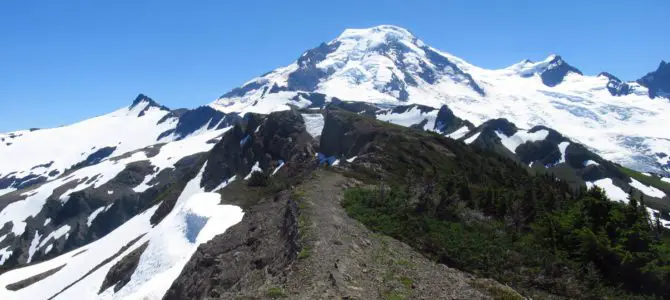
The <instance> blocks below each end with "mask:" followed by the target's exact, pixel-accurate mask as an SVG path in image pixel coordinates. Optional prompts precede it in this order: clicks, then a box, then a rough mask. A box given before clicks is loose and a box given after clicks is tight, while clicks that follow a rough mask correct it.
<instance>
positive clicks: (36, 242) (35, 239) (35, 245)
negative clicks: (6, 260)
mask: <svg viewBox="0 0 670 300" xmlns="http://www.w3.org/2000/svg"><path fill="white" fill-rule="evenodd" d="M39 244H40V233H39V232H38V231H37V230H35V236H34V237H33V241H32V242H30V248H28V260H27V261H26V263H27V264H29V263H30V262H31V261H32V260H33V255H34V254H35V252H36V251H37V249H38V248H39V247H38V245H39Z"/></svg>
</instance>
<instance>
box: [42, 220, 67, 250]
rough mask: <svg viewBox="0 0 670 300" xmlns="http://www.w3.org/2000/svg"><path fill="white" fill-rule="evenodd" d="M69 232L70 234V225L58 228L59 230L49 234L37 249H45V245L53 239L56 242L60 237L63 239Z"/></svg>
mask: <svg viewBox="0 0 670 300" xmlns="http://www.w3.org/2000/svg"><path fill="white" fill-rule="evenodd" d="M68 232H70V225H63V226H61V227H60V228H58V229H57V230H54V231H52V232H51V233H49V235H47V236H46V237H45V238H44V239H43V240H42V242H41V243H40V245H39V246H38V247H37V249H39V248H42V247H44V245H45V244H46V243H47V242H48V241H49V240H50V239H51V238H54V239H55V240H57V239H59V238H60V237H62V236H63V235H66V234H67V233H68Z"/></svg>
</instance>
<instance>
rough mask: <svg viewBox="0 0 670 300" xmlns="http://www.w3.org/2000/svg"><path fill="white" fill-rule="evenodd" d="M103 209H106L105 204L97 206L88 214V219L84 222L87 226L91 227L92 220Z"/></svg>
mask: <svg viewBox="0 0 670 300" xmlns="http://www.w3.org/2000/svg"><path fill="white" fill-rule="evenodd" d="M105 210H107V207H105V206H102V207H98V208H97V209H96V210H94V211H93V212H92V213H91V214H90V215H88V219H87V220H86V224H87V225H88V227H91V224H93V220H95V218H97V217H98V215H99V214H100V213H102V212H103V211H105Z"/></svg>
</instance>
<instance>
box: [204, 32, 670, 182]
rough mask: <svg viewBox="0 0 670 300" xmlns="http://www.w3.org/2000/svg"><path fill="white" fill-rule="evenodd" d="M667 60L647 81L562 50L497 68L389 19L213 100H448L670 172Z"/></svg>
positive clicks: (227, 106)
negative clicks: (600, 70)
mask: <svg viewBox="0 0 670 300" xmlns="http://www.w3.org/2000/svg"><path fill="white" fill-rule="evenodd" d="M667 66H668V64H666V63H661V65H660V66H659V68H658V70H656V71H655V72H652V73H649V74H648V75H647V76H645V77H643V78H642V79H640V80H638V82H622V81H621V80H619V79H617V78H616V77H615V76H613V75H611V74H608V75H609V76H600V75H599V76H592V75H586V74H583V73H582V72H581V71H580V70H579V69H578V68H577V67H575V66H572V65H570V64H569V63H567V61H566V60H565V59H564V58H563V57H562V56H560V55H555V54H552V55H549V56H548V57H547V58H546V59H544V60H542V61H539V62H531V61H529V60H524V61H522V62H520V63H517V64H514V65H512V66H510V67H507V68H503V69H493V70H491V69H485V68H481V67H478V66H475V65H473V64H471V63H469V62H467V61H465V60H463V59H461V58H459V57H456V56H454V55H452V54H449V53H447V52H444V51H440V50H438V49H435V48H433V47H431V46H429V45H427V44H426V43H424V42H423V41H421V40H420V39H419V38H418V37H416V36H415V35H413V34H412V33H411V32H410V31H409V30H406V29H404V28H401V27H397V26H392V25H381V26H376V27H371V28H365V29H347V30H345V31H344V32H343V33H342V34H340V35H339V36H338V37H336V38H335V39H333V40H331V41H329V42H325V43H322V44H321V45H319V46H318V47H315V48H313V49H310V50H307V51H306V52H304V53H303V54H302V55H301V56H300V57H299V58H298V59H297V60H296V61H295V62H293V63H292V64H289V65H287V66H285V67H281V68H278V69H276V70H273V71H271V72H269V73H266V74H264V75H262V76H260V77H257V78H254V79H252V80H250V81H248V82H247V83H245V84H244V85H242V86H241V87H239V88H235V89H233V90H231V91H230V92H228V93H226V94H224V95H223V96H222V97H221V98H219V99H217V100H216V101H214V102H213V103H211V104H210V105H211V106H212V107H213V108H215V109H217V110H221V111H223V112H242V113H244V112H258V113H267V112H270V111H273V110H276V109H277V108H279V107H285V106H286V105H296V106H299V107H304V106H310V105H313V103H314V101H313V100H314V99H307V98H305V97H304V95H303V96H301V95H299V94H300V93H305V92H306V93H317V94H320V95H325V96H321V97H320V98H319V100H318V101H317V102H320V101H325V102H328V101H330V100H329V99H331V98H337V99H343V100H357V101H364V102H368V103H377V104H382V105H406V104H418V105H425V106H430V107H441V106H442V105H448V106H449V108H450V109H452V110H453V111H454V113H455V114H456V115H459V116H461V117H464V118H465V119H467V120H469V121H471V122H472V123H474V124H475V125H478V124H481V123H483V122H486V121H487V120H490V119H495V118H499V117H504V118H507V119H509V120H510V121H512V122H514V123H515V124H517V125H518V126H521V127H523V128H532V127H534V126H536V125H543V126H549V127H552V128H555V129H557V130H558V131H560V132H562V133H563V134H565V135H567V136H569V137H571V138H573V139H575V140H579V141H582V142H584V143H585V144H586V145H588V146H589V147H591V148H593V149H596V150H597V151H598V152H599V153H600V154H601V155H604V156H605V157H606V158H608V159H611V160H614V161H616V162H618V163H621V164H624V165H627V166H630V167H633V168H636V169H641V170H647V171H653V172H663V170H670V165H669V163H670V161H668V159H667V157H668V156H667V155H666V154H667V149H670V133H668V132H666V131H664V130H660V127H659V126H658V124H666V123H668V122H670V120H669V119H668V117H667V116H668V115H670V102H669V101H668V100H667V98H663V97H664V95H667V94H665V93H664V91H666V90H667V89H670V88H668V87H666V86H665V84H666V83H668V82H670V80H667V79H666V77H667V76H666V75H667V74H666V73H667V70H668V69H670V68H669V67H667ZM650 96H651V97H650ZM653 97H655V98H653ZM666 97H667V96H666ZM641 152H642V153H643V154H641Z"/></svg>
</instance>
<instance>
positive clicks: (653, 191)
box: [630, 177, 665, 198]
mask: <svg viewBox="0 0 670 300" xmlns="http://www.w3.org/2000/svg"><path fill="white" fill-rule="evenodd" d="M630 180H631V183H630V185H631V186H632V187H634V188H636V189H638V190H639V191H640V192H642V193H644V194H645V195H647V196H651V197H655V198H663V197H665V193H664V192H663V191H661V190H659V189H657V188H655V187H653V186H647V185H644V183H642V182H639V181H637V180H635V178H632V177H631V179H630Z"/></svg>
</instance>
